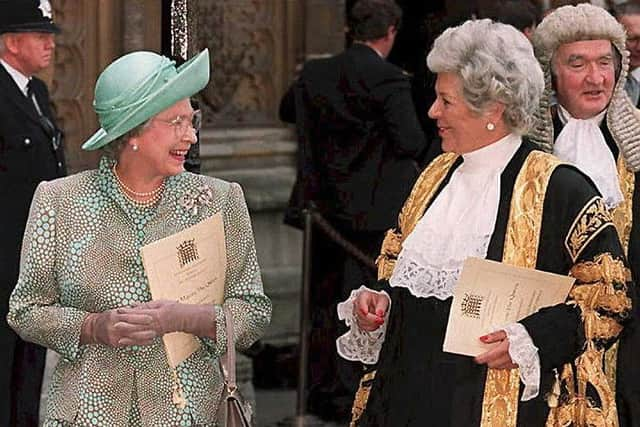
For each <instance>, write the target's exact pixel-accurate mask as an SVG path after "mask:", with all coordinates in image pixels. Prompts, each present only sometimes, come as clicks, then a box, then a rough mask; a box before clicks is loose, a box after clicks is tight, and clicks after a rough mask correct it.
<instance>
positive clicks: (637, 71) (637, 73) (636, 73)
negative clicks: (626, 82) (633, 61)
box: [630, 67, 640, 82]
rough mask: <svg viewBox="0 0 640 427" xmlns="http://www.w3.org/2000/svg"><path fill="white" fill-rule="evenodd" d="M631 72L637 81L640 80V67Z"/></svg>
mask: <svg viewBox="0 0 640 427" xmlns="http://www.w3.org/2000/svg"><path fill="white" fill-rule="evenodd" d="M630 74H631V76H632V77H633V78H634V79H636V81H637V82H640V67H636V68H634V69H633V71H631V73H630Z"/></svg>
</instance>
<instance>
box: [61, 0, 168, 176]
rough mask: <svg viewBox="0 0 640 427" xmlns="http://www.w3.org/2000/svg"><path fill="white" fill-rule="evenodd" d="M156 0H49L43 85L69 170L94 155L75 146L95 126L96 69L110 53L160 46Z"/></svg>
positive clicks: (91, 160) (93, 158) (86, 163)
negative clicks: (52, 29)
mask: <svg viewBox="0 0 640 427" xmlns="http://www.w3.org/2000/svg"><path fill="white" fill-rule="evenodd" d="M159 3H160V2H159V1H157V0H130V1H124V0H91V1H84V0H83V1H77V0H55V1H53V2H52V6H53V13H54V19H55V21H56V23H57V24H58V25H59V26H60V27H61V28H62V33H61V34H60V35H58V36H57V37H56V53H55V61H54V69H53V72H51V73H50V74H51V77H50V79H49V81H50V85H49V89H50V91H51V98H52V100H53V103H54V110H55V112H56V117H57V119H58V123H59V125H60V127H61V128H62V129H63V131H64V133H65V155H66V157H67V162H68V164H69V169H70V171H71V172H76V171H79V170H84V169H87V168H92V167H95V165H96V163H97V160H98V157H99V154H97V153H88V152H84V151H82V150H81V149H80V145H81V144H82V142H84V140H86V139H87V138H88V137H89V136H90V135H91V134H92V133H93V132H95V131H96V130H97V128H98V121H97V119H96V116H95V113H94V111H93V107H92V102H93V88H94V86H95V82H96V79H97V78H98V75H99V74H100V72H101V71H102V70H103V69H104V68H105V67H106V66H107V65H108V64H109V63H110V62H111V61H113V60H114V59H115V58H117V57H118V56H120V55H122V54H123V53H125V52H128V51H131V50H135V49H151V50H156V51H159V49H160V33H159V30H160V18H161V17H160V7H159Z"/></svg>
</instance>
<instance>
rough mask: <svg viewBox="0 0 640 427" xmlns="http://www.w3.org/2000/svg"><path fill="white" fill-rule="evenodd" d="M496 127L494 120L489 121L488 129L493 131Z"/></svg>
mask: <svg viewBox="0 0 640 427" xmlns="http://www.w3.org/2000/svg"><path fill="white" fill-rule="evenodd" d="M495 128H496V125H494V124H493V123H492V122H489V123H487V130H488V131H492V130H494V129H495Z"/></svg>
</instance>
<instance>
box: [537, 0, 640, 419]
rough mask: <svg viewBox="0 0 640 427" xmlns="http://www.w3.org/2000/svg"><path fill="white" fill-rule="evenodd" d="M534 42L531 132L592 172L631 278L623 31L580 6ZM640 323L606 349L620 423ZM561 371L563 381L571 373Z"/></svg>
mask: <svg viewBox="0 0 640 427" xmlns="http://www.w3.org/2000/svg"><path fill="white" fill-rule="evenodd" d="M532 41H533V44H534V50H535V54H536V56H537V57H538V60H539V61H540V64H541V66H542V69H543V71H544V73H545V82H546V88H545V94H544V95H543V97H542V98H541V103H540V108H539V110H538V112H537V113H536V116H537V117H536V119H537V125H536V126H535V128H534V129H533V131H532V132H531V134H530V138H531V139H532V140H533V141H534V142H536V143H537V144H538V145H539V146H541V147H542V148H543V149H544V150H546V151H549V152H552V153H553V154H555V155H556V156H558V157H559V158H560V159H561V160H563V161H566V162H570V163H573V164H575V165H576V166H578V168H580V169H581V170H582V171H583V172H585V173H586V174H587V175H589V176H590V177H591V179H592V180H593V182H594V184H595V185H596V187H597V188H598V190H599V191H600V193H602V196H603V198H604V200H605V203H606V205H607V208H608V209H609V210H610V211H611V213H612V216H613V219H614V224H615V226H616V228H617V230H618V234H619V236H620V240H621V243H622V245H623V248H624V250H625V254H626V256H627V258H628V261H629V266H630V267H631V274H632V276H633V279H634V281H636V282H637V281H638V279H640V190H639V188H640V185H638V184H637V183H638V182H639V180H640V177H639V173H638V171H640V118H639V116H638V112H637V110H636V109H635V108H634V105H633V104H632V103H631V101H630V100H629V98H628V97H627V96H626V95H625V89H624V87H625V82H626V79H627V73H628V68H629V53H628V51H627V49H626V46H625V41H626V35H625V30H624V28H623V27H622V25H620V24H619V23H618V22H617V21H616V20H615V19H614V18H613V17H612V16H611V15H609V14H608V13H607V12H606V11H605V10H603V9H601V8H599V7H595V6H592V5H589V4H581V5H578V6H565V7H561V8H559V9H557V10H555V11H554V12H553V13H551V14H549V15H548V16H547V17H546V18H545V19H544V20H543V21H542V22H541V23H540V25H539V26H538V28H537V30H536V32H535V33H534V36H533V40H532ZM554 95H555V96H554ZM639 329H640V328H638V326H636V325H633V324H632V325H631V326H630V327H628V328H626V329H625V331H624V332H623V334H622V336H621V339H620V342H619V346H616V345H614V346H612V347H611V348H610V349H609V350H608V351H607V353H606V354H605V363H606V369H605V372H606V373H607V382H608V383H609V387H610V388H611V389H612V390H615V396H616V400H615V401H616V404H617V411H618V415H619V420H620V425H621V426H638V425H640V367H639V366H640V365H639V364H638V363H636V362H634V360H633V359H634V357H633V356H634V353H635V354H637V351H638V350H640V348H639V346H640V331H639ZM603 332H604V331H603ZM616 367H617V369H616ZM560 374H561V378H562V379H563V382H564V385H565V386H567V385H568V384H567V383H568V380H570V377H571V376H570V375H569V372H561V373H560ZM578 376H579V373H578ZM591 386H595V387H596V388H598V385H597V384H591ZM563 393H564V394H567V396H566V397H567V399H564V401H565V402H567V405H577V404H578V403H576V402H577V401H576V400H571V393H572V391H570V390H569V391H568V388H565V389H563ZM578 397H579V396H578ZM561 401H562V399H561ZM562 425H564V424H562Z"/></svg>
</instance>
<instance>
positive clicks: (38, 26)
mask: <svg viewBox="0 0 640 427" xmlns="http://www.w3.org/2000/svg"><path fill="white" fill-rule="evenodd" d="M60 32H61V30H60V27H58V26H57V25H56V24H54V23H53V22H26V23H22V24H14V25H6V26H4V27H2V28H0V34H4V33H53V34H60Z"/></svg>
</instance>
